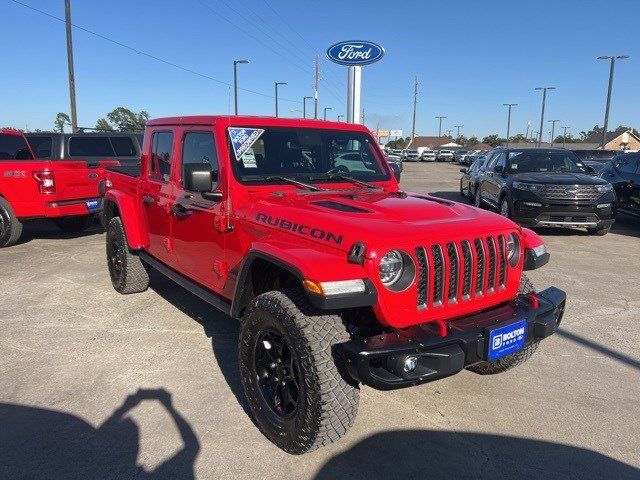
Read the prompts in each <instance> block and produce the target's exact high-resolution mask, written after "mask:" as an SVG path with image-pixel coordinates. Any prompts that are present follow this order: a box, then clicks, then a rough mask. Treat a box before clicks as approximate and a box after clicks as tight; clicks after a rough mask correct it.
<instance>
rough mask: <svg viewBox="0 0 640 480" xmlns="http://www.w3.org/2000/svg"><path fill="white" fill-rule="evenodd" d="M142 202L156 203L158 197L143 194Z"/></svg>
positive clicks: (146, 203)
mask: <svg viewBox="0 0 640 480" xmlns="http://www.w3.org/2000/svg"><path fill="white" fill-rule="evenodd" d="M142 202H143V203H144V204H145V205H153V204H154V203H156V199H155V198H154V197H152V196H151V195H143V196H142Z"/></svg>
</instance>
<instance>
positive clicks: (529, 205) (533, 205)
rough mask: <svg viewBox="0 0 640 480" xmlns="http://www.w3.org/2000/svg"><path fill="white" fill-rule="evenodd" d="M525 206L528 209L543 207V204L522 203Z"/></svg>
mask: <svg viewBox="0 0 640 480" xmlns="http://www.w3.org/2000/svg"><path fill="white" fill-rule="evenodd" d="M522 203H523V204H524V205H526V206H527V207H541V206H542V204H541V203H537V202H522Z"/></svg>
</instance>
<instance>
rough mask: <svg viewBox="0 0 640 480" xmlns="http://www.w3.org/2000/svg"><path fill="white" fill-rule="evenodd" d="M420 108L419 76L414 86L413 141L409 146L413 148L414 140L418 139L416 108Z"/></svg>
mask: <svg viewBox="0 0 640 480" xmlns="http://www.w3.org/2000/svg"><path fill="white" fill-rule="evenodd" d="M417 106H418V75H416V80H415V82H414V84H413V123H412V124H411V141H410V142H409V145H412V146H413V139H414V138H415V137H416V108H417Z"/></svg>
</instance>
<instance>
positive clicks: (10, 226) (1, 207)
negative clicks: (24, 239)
mask: <svg viewBox="0 0 640 480" xmlns="http://www.w3.org/2000/svg"><path fill="white" fill-rule="evenodd" d="M21 235H22V222H21V221H20V220H18V218H17V217H16V215H15V214H14V213H13V209H12V208H11V205H10V204H9V202H8V201H7V199H6V198H2V197H0V248H3V247H10V246H11V245H15V244H16V242H17V241H18V240H19V239H20V236H21Z"/></svg>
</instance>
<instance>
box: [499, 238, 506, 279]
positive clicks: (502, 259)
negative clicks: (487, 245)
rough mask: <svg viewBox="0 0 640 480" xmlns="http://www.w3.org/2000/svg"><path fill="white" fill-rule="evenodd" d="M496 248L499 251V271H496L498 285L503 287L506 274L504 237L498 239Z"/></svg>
mask: <svg viewBox="0 0 640 480" xmlns="http://www.w3.org/2000/svg"><path fill="white" fill-rule="evenodd" d="M498 247H499V249H500V269H499V270H498V285H500V286H501V287H504V285H505V280H506V273H507V256H506V253H505V252H506V245H505V240H504V236H503V235H500V236H499V237H498Z"/></svg>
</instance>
